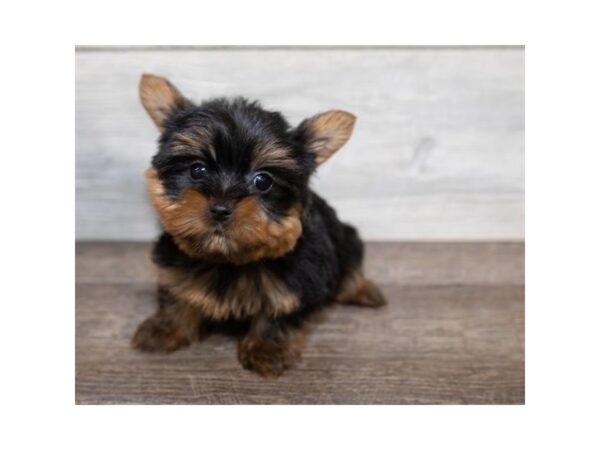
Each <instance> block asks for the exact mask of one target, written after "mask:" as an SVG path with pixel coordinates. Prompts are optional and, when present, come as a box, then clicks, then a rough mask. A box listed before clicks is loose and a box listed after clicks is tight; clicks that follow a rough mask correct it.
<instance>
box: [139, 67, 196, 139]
mask: <svg viewBox="0 0 600 450" xmlns="http://www.w3.org/2000/svg"><path fill="white" fill-rule="evenodd" d="M140 99H141V100H142V105H144V108H145V109H146V111H147V112H148V114H149V115H150V118H151V119H152V121H153V122H154V123H155V124H156V126H157V127H158V129H159V130H160V131H163V130H164V123H165V120H166V119H167V118H168V117H169V115H171V114H172V113H174V112H176V111H177V110H179V109H183V108H186V107H187V106H189V105H190V102H189V101H188V100H187V99H186V98H185V97H184V96H183V95H181V93H180V92H179V91H178V90H177V88H176V87H175V86H173V85H172V84H171V83H169V80H167V79H166V78H162V77H157V76H156V75H149V74H144V75H142V79H141V80H140Z"/></svg>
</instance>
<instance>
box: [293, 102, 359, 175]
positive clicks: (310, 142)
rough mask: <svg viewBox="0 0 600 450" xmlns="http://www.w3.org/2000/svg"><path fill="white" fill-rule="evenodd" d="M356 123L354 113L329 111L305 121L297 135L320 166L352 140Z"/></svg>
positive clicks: (299, 127) (298, 129)
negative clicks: (351, 136)
mask: <svg viewBox="0 0 600 450" xmlns="http://www.w3.org/2000/svg"><path fill="white" fill-rule="evenodd" d="M355 122H356V116H354V114H352V113H349V112H346V111H327V112H324V113H322V114H317V115H316V116H313V117H311V118H309V119H306V120H304V121H303V122H302V123H301V124H300V125H299V126H298V128H297V130H296V133H297V136H298V137H299V138H300V139H301V140H302V141H303V142H304V143H305V145H306V146H307V148H308V150H309V151H310V152H311V153H313V154H314V156H315V162H316V164H317V166H319V165H321V164H323V163H324V162H325V161H327V160H328V159H329V157H331V155H333V154H334V153H335V152H337V151H338V150H339V149H340V147H341V146H342V145H344V144H345V143H346V142H347V141H348V139H350V135H351V134H352V129H353V128H354V123H355Z"/></svg>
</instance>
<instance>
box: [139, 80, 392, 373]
mask: <svg viewBox="0 0 600 450" xmlns="http://www.w3.org/2000/svg"><path fill="white" fill-rule="evenodd" d="M140 97H141V100H142V104H143V105H144V107H145V109H146V111H147V112H148V114H149V115H150V117H151V118H152V120H153V121H154V123H155V124H156V125H157V126H158V128H159V130H160V132H161V137H160V140H159V150H158V152H157V154H156V155H155V156H154V158H153V159H152V165H151V167H150V168H149V169H148V170H147V172H146V179H147V182H148V187H149V192H150V196H151V200H152V204H153V205H154V208H155V209H156V211H157V212H158V215H159V217H160V220H161V224H162V228H163V230H164V232H163V234H162V235H161V237H160V238H159V239H158V241H157V242H156V244H155V246H154V250H153V260H154V263H155V264H156V266H157V268H158V300H159V308H158V311H157V312H156V313H155V314H154V315H153V316H151V317H150V318H148V319H147V320H146V321H144V322H143V323H142V324H141V325H140V326H139V327H138V330H137V331H136V333H135V335H134V337H133V340H132V344H133V346H134V347H135V348H138V349H140V350H145V351H161V352H171V351H174V350H176V349H178V348H180V347H183V346H186V345H189V344H190V343H192V342H194V341H196V340H198V339H199V338H200V337H201V336H202V335H204V334H206V333H209V332H211V331H214V330H229V331H231V330H233V331H236V332H237V333H238V334H240V335H241V337H240V341H239V346H238V353H239V355H238V356H239V359H240V362H241V363H242V365H243V366H244V367H246V368H248V369H251V370H254V371H256V372H258V373H260V374H261V375H263V376H278V375H280V374H281V373H282V372H283V371H284V370H285V369H287V368H289V367H292V366H293V365H294V363H295V362H297V361H298V359H299V358H300V355H301V353H302V348H303V345H304V330H303V324H304V323H305V320H306V318H307V317H308V315H309V314H310V313H312V312H314V311H315V310H317V309H319V308H321V307H322V306H324V305H327V304H328V303H330V302H338V303H342V304H353V305H364V306H380V305H382V304H384V302H385V301H384V298H383V296H382V295H381V293H380V291H379V290H378V289H377V287H376V286H375V285H374V284H373V283H372V282H370V281H369V280H367V279H366V278H365V277H364V276H363V274H362V258H363V246H362V243H361V241H360V239H359V237H358V234H357V232H356V230H355V229H354V228H353V227H351V226H349V225H346V224H344V223H342V222H340V221H339V220H338V218H337V216H336V214H335V212H334V210H333V209H332V208H331V207H330V206H329V205H327V203H326V202H325V201H324V200H323V199H322V198H321V197H319V196H318V195H317V194H315V193H314V192H313V191H312V190H310V188H309V178H310V176H311V174H312V173H313V172H314V171H315V169H316V168H317V167H318V166H319V165H320V164H322V163H324V162H325V161H326V160H327V159H329V157H331V156H332V155H333V154H334V153H335V152H336V151H337V150H338V149H339V148H340V147H341V146H342V145H344V144H345V143H346V141H347V140H348V139H349V137H350V134H351V132H352V129H353V126H354V122H355V118H354V116H353V115H352V114H350V113H347V112H344V111H329V112H326V113H322V114H319V115H316V116H314V117H312V118H310V119H307V120H305V121H303V122H302V123H301V124H300V125H299V126H298V127H296V128H292V127H290V125H289V124H288V123H287V122H286V120H285V119H284V118H283V116H282V115H281V114H279V113H277V112H271V111H267V110H264V109H263V108H261V107H260V106H259V105H258V104H257V103H255V102H249V101H247V100H245V99H241V98H236V99H233V100H226V99H216V100H210V101H206V102H203V103H201V104H199V105H197V104H194V103H192V102H191V101H190V100H188V99H186V98H185V97H183V95H181V93H180V92H179V91H178V90H177V89H176V88H175V87H174V86H173V85H171V84H170V83H169V82H168V81H167V80H165V79H164V78H160V77H156V76H153V75H144V76H143V77H142V80H141V83H140Z"/></svg>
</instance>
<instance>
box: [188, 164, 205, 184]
mask: <svg viewBox="0 0 600 450" xmlns="http://www.w3.org/2000/svg"><path fill="white" fill-rule="evenodd" d="M206 171H207V169H206V166H205V165H204V164H200V163H196V164H192V165H191V166H190V176H191V177H192V178H193V179H194V180H198V179H200V178H202V177H203V176H204V175H206Z"/></svg>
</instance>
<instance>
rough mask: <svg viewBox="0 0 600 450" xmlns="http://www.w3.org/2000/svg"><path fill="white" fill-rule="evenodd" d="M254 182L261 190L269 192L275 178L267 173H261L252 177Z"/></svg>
mask: <svg viewBox="0 0 600 450" xmlns="http://www.w3.org/2000/svg"><path fill="white" fill-rule="evenodd" d="M252 183H254V186H256V189H258V190H259V191H261V192H267V191H268V190H269V189H271V186H273V178H271V177H270V176H269V175H267V174H266V173H259V174H258V175H256V176H255V177H254V178H253V179H252Z"/></svg>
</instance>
